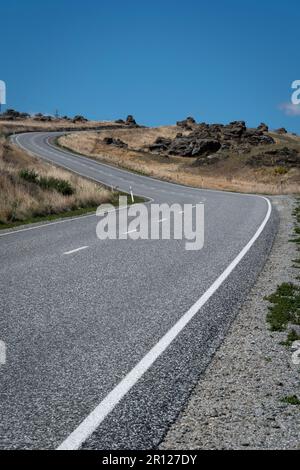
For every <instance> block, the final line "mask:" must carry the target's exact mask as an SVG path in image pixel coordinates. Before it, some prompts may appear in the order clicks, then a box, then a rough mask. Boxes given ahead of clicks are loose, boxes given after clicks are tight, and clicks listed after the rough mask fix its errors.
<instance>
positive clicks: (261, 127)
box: [257, 122, 269, 132]
mask: <svg viewBox="0 0 300 470" xmlns="http://www.w3.org/2000/svg"><path fill="white" fill-rule="evenodd" d="M257 130H259V131H262V132H268V131H269V127H268V126H267V124H265V123H264V122H261V123H260V125H259V126H258V127H257Z"/></svg>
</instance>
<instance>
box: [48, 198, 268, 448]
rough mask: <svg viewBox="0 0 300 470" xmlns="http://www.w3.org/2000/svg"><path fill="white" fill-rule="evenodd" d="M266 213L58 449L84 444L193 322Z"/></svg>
mask: <svg viewBox="0 0 300 470" xmlns="http://www.w3.org/2000/svg"><path fill="white" fill-rule="evenodd" d="M264 199H265V201H266V202H267V206H268V210H267V214H266V216H265V218H264V220H263V222H262V223H261V225H260V227H259V228H258V230H257V231H256V232H255V234H254V235H253V237H252V238H251V240H250V241H249V242H248V243H247V245H246V246H245V247H244V248H243V249H242V251H241V252H240V253H239V254H238V255H237V257H236V258H235V259H234V260H233V261H232V262H231V263H230V264H229V266H228V267H227V268H226V269H225V271H223V272H222V274H221V275H220V276H219V277H218V278H217V279H216V280H215V282H214V283H213V284H212V285H211V286H210V287H209V288H208V290H207V291H206V292H205V293H204V294H203V295H202V296H201V297H200V299H199V300H197V302H196V303H194V305H192V307H191V308H190V309H189V310H188V311H187V312H186V313H185V314H184V315H183V316H182V317H181V318H180V320H178V322H177V323H175V325H174V326H173V327H172V328H171V329H170V330H169V331H168V332H167V333H166V334H165V335H164V336H163V337H162V338H161V339H160V340H159V341H158V343H157V344H156V345H155V346H154V347H153V348H152V349H151V350H150V351H149V352H148V353H147V354H146V355H145V356H144V357H143V358H142V359H141V361H140V362H139V363H138V364H137V365H136V366H135V367H134V368H133V369H132V370H131V371H130V372H129V373H128V374H127V375H126V376H125V377H124V378H123V379H122V380H121V382H119V383H118V385H116V386H115V388H114V389H113V390H112V391H111V392H110V393H109V394H108V395H107V396H106V397H105V398H104V399H103V400H102V401H101V403H99V405H98V406H97V407H96V408H95V409H94V410H93V411H92V412H91V413H90V414H89V415H88V416H87V417H86V418H85V419H84V421H82V423H81V424H80V425H79V426H78V427H77V428H76V429H75V430H74V431H73V432H72V433H71V434H70V435H69V436H68V437H67V438H66V439H65V441H64V442H63V443H62V444H61V445H60V446H59V447H58V449H57V450H76V449H79V448H80V446H81V445H82V444H83V442H85V441H86V440H87V439H88V437H89V436H91V434H92V433H93V432H94V431H95V430H96V429H97V427H98V426H99V425H100V424H101V423H102V421H103V420H104V419H105V418H106V417H107V415H108V414H109V413H110V412H111V411H112V410H113V409H114V408H115V407H116V405H117V404H118V403H119V402H120V401H121V400H122V398H124V396H125V395H126V394H127V393H128V392H129V391H130V390H131V388H132V387H133V386H134V385H135V384H136V383H137V382H138V381H139V379H140V378H141V377H142V376H143V375H144V374H145V372H147V370H148V369H149V368H150V367H151V366H152V365H153V363H154V362H155V361H156V360H157V359H158V358H159V357H160V356H161V355H162V353H163V352H164V351H165V350H166V349H167V348H168V346H170V344H171V343H172V341H173V340H174V339H175V338H176V337H177V336H178V335H179V333H180V332H181V331H182V330H183V329H184V327H185V326H186V325H187V324H188V323H189V322H190V321H191V320H192V318H193V317H194V316H195V315H196V313H197V312H198V311H199V310H200V308H201V307H203V305H204V304H205V303H206V302H207V301H208V300H209V299H210V297H211V296H212V295H213V294H214V293H215V292H216V291H217V289H218V288H219V287H220V286H221V285H222V284H223V282H224V281H225V280H226V279H227V278H228V276H229V275H230V273H231V272H232V271H233V270H234V268H235V267H236V266H237V265H238V264H239V262H240V261H241V260H242V259H243V258H244V256H245V255H246V254H247V253H248V251H249V250H250V248H251V247H252V245H253V244H254V243H255V241H256V240H257V239H258V237H259V236H260V234H261V233H262V231H263V230H264V228H265V226H266V224H267V222H268V220H269V218H270V215H271V212H272V206H271V203H270V201H269V200H268V199H266V198H264Z"/></svg>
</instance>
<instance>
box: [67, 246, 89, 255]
mask: <svg viewBox="0 0 300 470" xmlns="http://www.w3.org/2000/svg"><path fill="white" fill-rule="evenodd" d="M86 248H88V246H81V247H80V248H75V250H71V251H65V253H64V255H71V254H72V253H76V252H77V251H81V250H85V249H86Z"/></svg>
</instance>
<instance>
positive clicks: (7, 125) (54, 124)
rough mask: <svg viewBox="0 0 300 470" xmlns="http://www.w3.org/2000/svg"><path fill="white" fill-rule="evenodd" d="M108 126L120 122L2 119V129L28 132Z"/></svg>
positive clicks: (0, 126)
mask: <svg viewBox="0 0 300 470" xmlns="http://www.w3.org/2000/svg"><path fill="white" fill-rule="evenodd" d="M100 126H101V127H106V126H109V127H111V126H116V127H118V124H116V123H114V122H113V121H87V122H78V123H74V122H72V121H69V120H64V119H57V120H53V121H50V122H43V121H37V120H34V119H24V120H18V119H17V120H15V121H5V120H2V119H1V120H0V131H2V132H4V133H7V132H11V131H12V132H22V131H24V132H26V131H34V130H35V131H44V130H49V131H51V130H53V131H55V130H59V129H62V128H72V129H84V128H87V129H91V128H97V127H100Z"/></svg>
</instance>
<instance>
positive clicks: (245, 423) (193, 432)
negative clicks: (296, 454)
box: [160, 196, 300, 450]
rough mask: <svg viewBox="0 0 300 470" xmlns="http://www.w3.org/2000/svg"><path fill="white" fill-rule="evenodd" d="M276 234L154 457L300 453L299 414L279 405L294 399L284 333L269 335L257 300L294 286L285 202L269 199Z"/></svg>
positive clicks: (293, 372) (295, 376)
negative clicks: (198, 452) (194, 452)
mask: <svg viewBox="0 0 300 470" xmlns="http://www.w3.org/2000/svg"><path fill="white" fill-rule="evenodd" d="M272 201H273V205H274V206H275V207H276V208H277V210H278V213H279V216H280V226H279V231H278V234H277V236H276V239H275V242H274V245H273V248H272V251H271V254H270V256H269V258H268V260H267V262H266V264H265V267H264V269H263V270H262V272H261V274H260V275H259V277H258V278H257V282H256V284H255V286H254V287H253V289H252V290H251V292H250V294H249V296H248V299H247V300H246V302H245V303H244V304H243V307H242V308H241V309H240V312H239V314H238V316H237V318H236V320H235V321H234V322H233V324H232V326H231V328H230V331H229V333H228V335H227V336H226V339H225V340H224V342H223V344H222V345H221V347H220V348H219V350H218V351H217V353H216V354H215V356H214V359H213V360H212V362H211V363H210V365H209V367H208V368H207V369H206V371H205V373H204V374H203V375H202V378H201V379H200V381H199V383H198V384H197V386H196V387H195V389H194V391H193V392H192V394H191V396H190V399H189V401H188V403H187V405H186V407H185V409H184V410H183V411H182V413H181V414H180V416H179V417H178V419H177V421H176V422H175V423H174V424H173V425H172V426H171V427H170V429H169V431H168V433H167V435H166V436H165V439H164V440H163V442H162V443H161V445H160V449H162V450H167V449H176V450H181V449H299V448H300V438H299V435H300V434H299V430H300V406H297V405H289V404H285V403H282V401H281V400H282V398H284V397H286V396H290V395H298V398H299V396H300V390H299V388H300V387H299V385H300V384H299V372H300V370H299V365H298V366H297V365H294V364H293V363H292V360H291V356H292V348H290V347H285V346H282V345H280V342H282V341H284V340H286V336H287V334H286V332H285V333H284V332H282V333H281V332H270V331H269V328H268V324H267V322H266V314H267V312H268V310H267V306H268V302H267V301H265V300H264V297H265V296H267V295H270V294H271V293H272V292H274V291H275V290H276V287H277V285H278V284H281V283H282V282H286V281H294V279H295V276H296V275H297V274H298V273H297V274H296V270H295V269H293V268H292V260H293V259H294V258H295V257H296V244H294V243H290V242H289V241H288V240H289V239H290V236H291V234H292V231H293V225H294V220H293V217H292V209H293V204H294V202H295V200H294V199H293V198H292V197H289V196H278V197H273V198H272Z"/></svg>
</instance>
